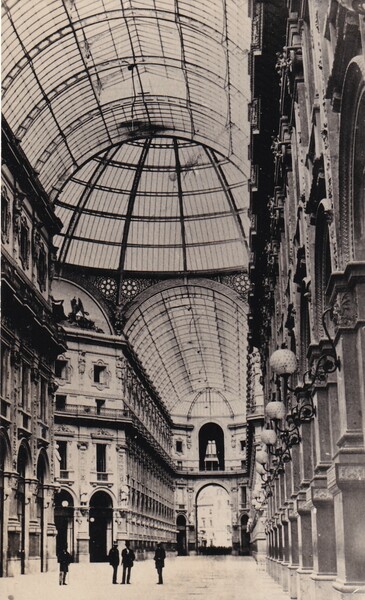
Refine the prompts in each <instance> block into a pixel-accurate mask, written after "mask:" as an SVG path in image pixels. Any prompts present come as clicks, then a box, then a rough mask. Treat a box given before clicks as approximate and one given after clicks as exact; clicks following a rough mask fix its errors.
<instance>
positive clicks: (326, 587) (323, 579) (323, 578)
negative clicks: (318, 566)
mask: <svg viewBox="0 0 365 600" xmlns="http://www.w3.org/2000/svg"><path fill="white" fill-rule="evenodd" d="M335 578H336V576H335V575H316V574H315V573H312V575H311V579H312V580H313V584H314V592H313V593H314V595H313V600H328V599H329V598H332V592H333V588H332V586H333V582H334V580H335Z"/></svg>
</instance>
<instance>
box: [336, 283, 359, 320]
mask: <svg viewBox="0 0 365 600" xmlns="http://www.w3.org/2000/svg"><path fill="white" fill-rule="evenodd" d="M357 318H358V309H357V303H356V298H355V296H354V294H353V293H352V292H350V291H345V292H338V293H337V295H336V299H335V303H334V306H333V321H334V323H335V325H336V326H337V327H354V325H355V324H356V321H357Z"/></svg>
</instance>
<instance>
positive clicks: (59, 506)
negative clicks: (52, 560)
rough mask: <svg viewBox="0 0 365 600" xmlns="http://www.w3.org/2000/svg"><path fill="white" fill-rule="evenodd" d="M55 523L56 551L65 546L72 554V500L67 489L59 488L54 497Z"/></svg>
mask: <svg viewBox="0 0 365 600" xmlns="http://www.w3.org/2000/svg"><path fill="white" fill-rule="evenodd" d="M54 518H55V525H56V529H57V537H56V553H57V555H58V553H59V552H60V551H61V550H62V549H63V548H66V547H67V549H68V551H69V552H70V554H71V555H73V554H74V501H73V498H72V496H71V494H70V492H68V491H67V490H60V492H59V493H58V494H57V495H56V497H55V512H54Z"/></svg>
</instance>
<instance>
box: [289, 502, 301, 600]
mask: <svg viewBox="0 0 365 600" xmlns="http://www.w3.org/2000/svg"><path fill="white" fill-rule="evenodd" d="M288 521H289V548H290V554H289V566H288V569H289V581H288V592H289V596H290V598H297V597H298V576H297V571H298V568H299V538H298V513H297V512H296V511H295V510H294V503H293V502H290V504H289V507H288Z"/></svg>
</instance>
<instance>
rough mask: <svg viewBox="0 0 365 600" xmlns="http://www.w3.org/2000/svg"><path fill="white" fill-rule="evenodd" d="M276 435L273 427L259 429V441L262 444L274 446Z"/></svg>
mask: <svg viewBox="0 0 365 600" xmlns="http://www.w3.org/2000/svg"><path fill="white" fill-rule="evenodd" d="M276 440H277V435H276V432H275V431H274V430H273V429H264V430H263V431H261V442H262V443H263V444H267V445H269V446H274V445H275V444H276Z"/></svg>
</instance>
